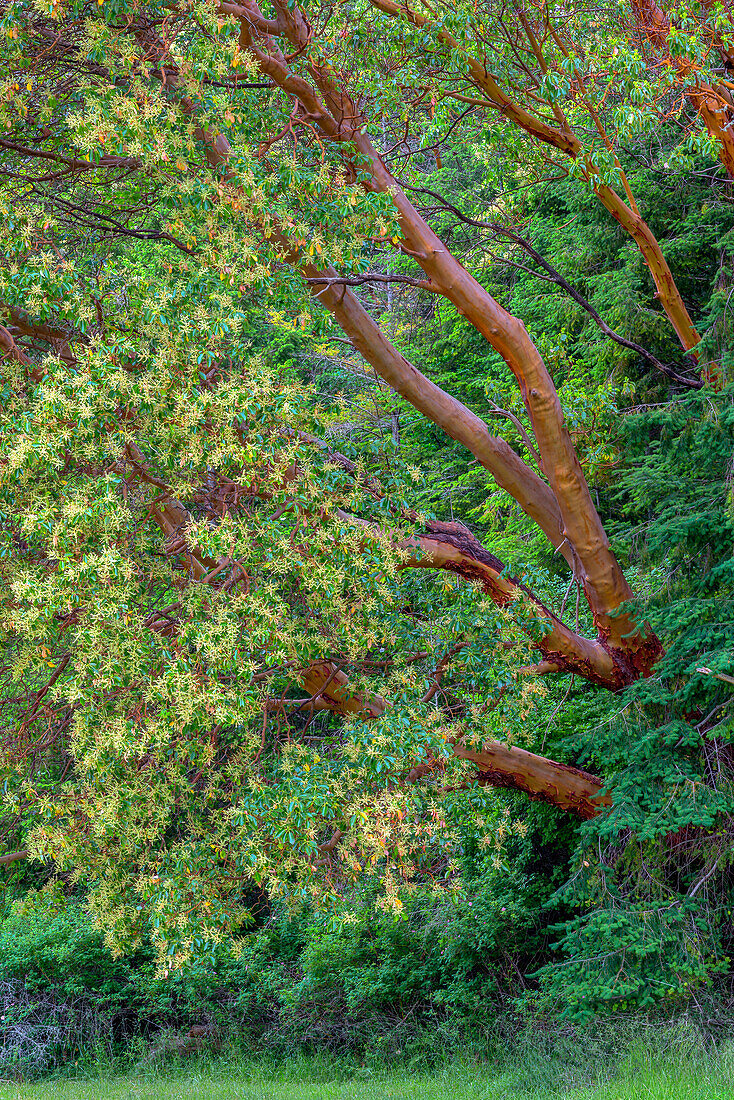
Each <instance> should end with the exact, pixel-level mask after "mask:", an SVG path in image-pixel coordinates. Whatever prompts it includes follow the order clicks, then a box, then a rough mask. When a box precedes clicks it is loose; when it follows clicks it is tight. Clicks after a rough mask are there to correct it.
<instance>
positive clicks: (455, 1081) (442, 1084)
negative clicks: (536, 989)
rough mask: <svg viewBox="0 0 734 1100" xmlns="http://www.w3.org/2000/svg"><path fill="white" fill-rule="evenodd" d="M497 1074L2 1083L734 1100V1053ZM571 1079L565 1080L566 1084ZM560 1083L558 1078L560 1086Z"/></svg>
mask: <svg viewBox="0 0 734 1100" xmlns="http://www.w3.org/2000/svg"><path fill="white" fill-rule="evenodd" d="M532 1061H533V1060H532V1059H530V1064H528V1065H526V1066H522V1067H519V1068H518V1069H517V1070H516V1071H513V1072H506V1073H497V1072H494V1073H493V1072H492V1070H491V1069H490V1068H486V1067H483V1068H482V1067H476V1066H468V1065H455V1066H450V1067H447V1068H446V1069H443V1070H440V1071H438V1072H436V1073H435V1074H433V1075H425V1074H413V1075H412V1074H410V1073H408V1072H406V1071H404V1070H403V1071H396V1072H392V1073H391V1072H386V1073H376V1072H373V1073H370V1072H369V1071H360V1072H358V1074H357V1075H354V1076H352V1077H351V1078H347V1079H345V1078H344V1077H341V1078H338V1077H337V1078H336V1079H334V1078H333V1076H332V1079H329V1077H330V1075H329V1073H328V1072H327V1071H325V1070H324V1069H323V1067H322V1069H321V1070H318V1069H316V1071H315V1072H314V1070H313V1068H312V1070H311V1074H310V1076H309V1068H308V1066H300V1067H299V1066H294V1067H291V1068H290V1069H289V1068H287V1067H286V1068H285V1069H283V1070H280V1071H278V1072H274V1071H273V1070H272V1068H271V1069H270V1070H269V1071H266V1070H265V1069H257V1068H250V1069H249V1070H242V1069H240V1070H237V1069H235V1068H232V1069H231V1070H230V1071H229V1072H228V1073H227V1072H225V1071H223V1070H221V1069H220V1070H217V1069H216V1068H214V1069H209V1070H204V1071H201V1072H191V1071H190V1072H189V1073H188V1074H187V1073H186V1072H185V1070H182V1071H180V1072H179V1073H177V1074H167V1075H165V1076H144V1077H112V1078H96V1079H94V1080H51V1081H43V1082H38V1083H32V1084H14V1083H12V1082H3V1083H0V1100H734V1051H725V1052H723V1053H721V1054H720V1055H719V1056H717V1057H716V1058H714V1059H704V1058H700V1059H699V1058H695V1059H691V1058H690V1057H688V1058H685V1059H678V1060H676V1059H667V1060H665V1061H661V1060H660V1057H659V1055H652V1054H648V1053H646V1052H644V1051H638V1052H636V1053H634V1054H632V1055H631V1056H630V1057H629V1059H628V1061H627V1063H626V1064H624V1065H623V1066H622V1067H621V1068H620V1071H619V1073H618V1074H617V1075H616V1076H615V1077H613V1078H612V1079H611V1080H608V1081H606V1082H603V1083H599V1084H593V1083H590V1082H589V1080H588V1074H587V1075H586V1077H587V1079H586V1080H585V1081H581V1080H574V1077H573V1074H571V1075H570V1076H569V1075H567V1074H566V1073H564V1067H563V1066H562V1065H560V1064H558V1065H557V1066H556V1067H555V1068H554V1067H552V1066H551V1065H550V1064H548V1063H545V1064H544V1065H542V1066H541V1065H539V1066H538V1067H537V1069H538V1072H537V1073H536V1072H535V1067H534V1066H533V1064H532ZM564 1077H565V1078H566V1079H565V1080H563V1078H564ZM559 1079H560V1080H559Z"/></svg>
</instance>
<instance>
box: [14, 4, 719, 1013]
mask: <svg viewBox="0 0 734 1100" xmlns="http://www.w3.org/2000/svg"><path fill="white" fill-rule="evenodd" d="M0 34H2V35H3V36H4V37H3V38H2V42H3V46H2V49H3V55H4V69H5V72H6V76H5V77H4V78H3V80H4V83H3V85H2V89H1V91H2V94H1V95H0V174H1V178H2V181H3V186H2V195H0V204H2V219H0V314H1V320H2V324H1V325H0V346H1V347H2V387H3V400H2V405H1V406H0V423H1V424H2V428H1V430H0V443H1V446H2V454H1V456H0V540H1V541H0V571H1V572H2V577H3V584H4V593H5V595H4V596H3V602H2V622H3V631H4V641H3V651H2V661H1V662H0V668H1V669H2V677H3V680H2V683H3V687H2V689H0V692H1V699H2V715H3V718H2V721H3V727H4V735H5V739H4V757H3V770H4V777H5V782H4V788H3V798H4V813H5V818H4V821H5V836H6V838H7V843H8V849H9V851H8V854H7V856H6V857H5V859H6V862H8V863H12V862H13V860H14V858H15V857H20V856H25V855H29V856H30V857H31V858H32V859H34V860H36V861H40V862H41V863H45V864H50V865H52V866H53V868H54V874H55V875H56V876H57V878H56V881H57V882H79V883H84V884H85V888H87V889H88V890H89V893H90V898H91V901H92V904H93V906H94V908H95V911H96V912H97V914H98V915H99V918H100V920H103V921H104V922H105V924H106V926H107V929H108V934H109V942H110V943H111V944H112V945H113V946H115V947H116V948H118V949H121V948H123V947H125V945H129V944H130V943H134V942H136V940H137V939H139V938H140V936H141V935H142V934H143V930H144V929H148V928H150V929H152V935H153V937H154V939H155V941H156V943H157V946H158V948H159V951H160V958H161V966H162V967H163V968H170V967H173V966H175V965H179V964H183V963H185V962H186V960H187V959H188V958H190V957H191V955H192V954H197V953H201V952H203V951H205V950H209V949H211V948H212V945H214V944H216V943H219V942H220V941H221V940H222V939H223V938H226V939H229V938H231V937H236V936H237V935H238V934H239V933H241V932H242V931H243V930H244V929H246V927H247V921H248V912H249V910H248V900H247V887H248V885H249V884H252V883H256V884H257V886H258V887H259V888H260V889H262V890H265V891H266V892H267V893H268V894H269V895H270V896H273V897H297V896H301V897H303V896H305V897H308V898H314V899H315V898H318V899H319V902H320V904H333V905H336V904H338V902H339V899H340V898H341V897H342V896H343V895H345V894H346V893H348V891H349V889H350V884H352V883H354V882H355V881H356V880H357V879H359V878H360V877H362V876H364V875H366V874H379V875H380V877H381V882H382V889H383V902H382V903H383V904H384V906H385V908H386V909H387V910H388V911H392V912H394V913H396V914H399V913H400V910H401V908H402V906H403V904H404V901H403V900H402V898H403V893H402V892H403V891H404V890H406V889H409V888H410V887H411V885H416V884H420V885H421V886H425V884H426V883H429V884H431V886H432V887H435V889H437V890H440V889H445V888H447V887H449V888H456V887H457V883H458V878H459V870H460V866H461V861H462V858H463V856H462V852H464V851H465V846H466V843H467V840H466V837H467V829H469V831H470V832H471V836H472V838H473V839H472V844H476V845H479V847H480V849H481V850H483V851H486V852H488V853H489V855H490V858H492V859H493V860H494V861H495V863H496V866H497V867H498V868H499V867H501V866H502V861H503V858H505V857H504V856H503V853H504V852H505V850H506V846H507V843H508V837H513V836H514V837H519V838H523V837H525V836H527V835H528V833H529V832H530V833H531V834H533V833H534V830H537V829H539V828H541V827H542V825H541V824H540V823H542V822H546V823H547V822H548V820H549V816H548V815H550V814H556V815H559V814H562V815H567V816H568V821H567V822H566V823H565V825H564V827H565V828H566V829H567V830H568V832H569V836H573V837H574V838H575V840H574V843H577V847H576V848H575V851H576V856H574V857H573V858H574V859H575V860H576V869H575V872H574V875H573V879H572V885H571V886H569V887H568V890H569V891H570V892H569V893H568V899H569V900H570V902H571V903H573V904H577V905H579V906H581V909H580V910H579V913H580V914H581V915H579V916H578V917H577V918H575V919H576V923H573V921H572V922H571V923H570V924H569V925H568V927H567V930H566V933H565V937H566V938H565V940H564V941H563V942H564V944H565V945H566V947H567V949H568V950H569V952H571V954H572V955H573V957H574V959H575V960H576V961H575V964H574V965H575V966H576V967H577V968H580V969H579V973H581V974H582V975H586V977H585V978H584V980H587V978H588V975H589V973H591V975H592V977H591V978H589V979H588V980H589V981H590V982H592V983H593V981H598V975H597V977H596V978H594V974H595V973H596V972H595V970H594V967H595V966H598V964H597V963H596V962H595V958H596V956H594V957H593V958H591V960H589V959H587V958H586V956H585V955H584V951H583V941H584V936H586V935H588V934H589V933H588V929H589V927H593V928H602V929H607V931H608V925H605V924H604V921H608V913H609V910H610V909H612V910H617V909H620V907H621V908H624V907H626V908H624V911H625V913H626V917H625V920H627V922H628V923H627V925H626V926H625V927H626V928H633V929H634V936H636V937H637V939H636V940H634V942H635V944H636V945H637V948H636V949H637V950H638V956H635V953H634V951H630V958H629V959H627V956H626V950H627V941H626V940H625V939H624V935H625V934H627V933H624V932H619V928H618V927H617V926H616V925H614V926H613V929H616V931H615V930H613V931H612V932H611V933H609V935H611V937H612V940H613V943H614V946H613V949H612V950H610V952H609V953H608V955H605V956H604V957H605V958H607V957H608V958H609V959H611V960H612V961H611V962H610V963H609V967H610V968H613V967H614V966H616V965H617V963H616V962H615V961H614V960H615V959H617V958H618V957H619V955H620V953H621V957H622V966H621V967H620V969H619V975H622V977H621V978H620V982H621V983H622V985H620V987H619V988H620V989H621V988H622V986H623V985H624V982H625V981H626V982H627V983H628V986H624V988H625V989H627V988H628V987H629V988H635V989H637V988H640V987H641V985H644V984H645V981H646V979H645V978H644V960H645V958H646V957H647V956H646V954H645V950H644V945H645V943H646V940H645V936H649V935H650V934H651V933H650V929H653V930H654V931H653V933H652V934H653V935H655V936H657V938H658V940H659V939H660V938H661V937H662V938H663V939H664V938H665V936H667V937H668V938H669V940H670V942H671V943H674V942H675V941H676V940H677V938H678V937H679V935H680V928H681V927H684V928H685V929H686V935H687V936H689V937H691V942H694V941H695V942H696V943H697V944H698V945H699V946H698V947H697V949H696V950H697V952H698V955H697V956H696V958H697V962H696V963H695V965H694V966H693V969H692V971H691V980H692V981H700V982H706V981H707V980H708V978H709V975H710V973H712V972H713V971H715V969H716V967H718V966H720V960H721V958H722V957H723V951H724V946H723V945H724V940H723V939H722V938H721V934H720V932H719V931H716V929H717V928H718V925H717V923H716V922H717V920H718V918H717V917H715V916H714V915H713V914H714V913H715V912H718V910H716V905H718V904H719V903H720V902H721V903H722V904H723V902H722V898H724V897H725V896H726V890H727V889H728V886H727V883H728V879H727V878H726V873H727V868H728V861H729V856H728V855H727V854H726V851H727V839H728V836H729V830H730V824H729V821H730V818H729V812H730V756H729V747H728V746H729V742H728V728H729V726H728V721H729V720H728V713H729V704H728V699H729V696H730V691H731V689H730V685H731V683H733V682H734V680H732V677H731V673H732V671H734V670H733V669H732V665H733V664H734V658H732V651H731V626H730V613H729V603H730V595H729V593H730V586H731V579H730V573H731V565H730V558H731V546H732V525H731V509H730V489H729V486H730V479H731V431H732V413H731V394H730V390H729V378H730V351H729V341H728V333H729V326H730V322H729V319H728V310H729V305H730V303H729V299H730V296H731V274H730V269H731V250H732V238H731V234H732V230H733V229H734V215H733V214H732V207H731V179H730V174H731V175H734V147H732V141H733V140H734V139H732V130H731V119H732V111H734V107H733V106H732V98H731V94H730V91H729V88H730V87H734V85H732V84H731V81H730V79H729V77H730V73H731V68H732V64H733V63H734V62H733V61H732V53H731V51H732V49H734V38H732V25H731V19H730V13H729V10H728V8H727V7H726V6H722V5H718V4H717V5H709V4H702V5H700V6H692V7H691V8H690V10H682V11H679V10H677V9H676V10H675V11H674V10H672V8H671V9H670V10H669V11H667V10H666V11H664V10H662V9H659V8H658V7H657V6H656V5H655V4H654V3H637V2H634V3H632V4H627V3H621V4H619V5H617V4H612V5H608V6H607V7H602V8H600V7H598V6H588V7H585V6H583V5H576V6H575V7H574V9H573V10H572V11H569V10H568V9H567V8H565V7H562V6H555V5H552V4H549V3H543V4H541V5H540V6H539V7H536V8H534V9H533V10H532V11H529V10H528V9H527V8H526V7H525V6H524V5H523V4H522V3H519V2H518V3H514V4H512V5H510V6H509V7H506V6H504V5H498V6H495V5H493V4H491V3H487V4H483V5H476V4H475V3H473V2H471V3H464V2H460V3H458V4H452V5H447V6H445V7H441V6H439V7H437V6H435V5H433V4H428V3H423V2H421V3H419V4H416V5H412V4H410V3H402V2H393V0H372V2H371V3H369V2H366V0H365V2H362V0H358V2H352V0H345V2H343V3H339V4H334V5H326V4H324V5H322V4H320V3H308V4H302V5H300V6H299V5H296V4H295V3H292V2H291V0H288V2H282V0H271V3H270V5H263V6H262V7H258V5H257V4H256V3H255V2H254V0H246V2H243V3H235V2H230V0H219V2H217V0H212V2H207V3H189V2H187V0H181V2H173V0H165V2H160V3H141V4H135V5H132V6H130V5H126V4H124V3H121V2H120V0H95V2H94V3H89V2H82V0H70V2H66V0H52V2H51V4H50V5H49V4H48V3H46V2H45V0H38V2H36V3H31V2H30V0H11V2H8V3H6V4H5V6H4V8H3V10H2V19H1V20H0ZM497 791H500V792H506V791H509V792H511V793H510V794H506V793H496V792H497ZM512 792H514V793H512ZM527 796H529V797H530V800H531V801H532V802H539V803H543V804H545V805H544V806H542V807H540V808H539V807H537V806H530V805H528V799H527ZM533 815H535V816H533ZM544 815H545V816H544ZM583 822H585V823H586V824H581V823H583ZM671 837H673V838H676V839H675V840H673V841H671V839H670V838H671ZM531 842H532V838H531V840H528V843H531ZM590 852H591V853H593V854H592V858H589V854H590ZM652 865H654V866H655V867H656V868H657V870H656V872H655V875H651V874H650V873H649V869H650V867H651V866H652ZM653 879H654V882H653ZM717 890H718V893H717ZM709 896H710V898H711V899H714V897H715V898H717V899H718V901H716V903H715V904H714V900H711V906H712V907H710V909H709V910H707V916H706V918H705V920H704V919H703V918H702V917H701V915H700V912H699V910H698V909H697V908H696V907H697V906H698V905H699V903H700V902H701V901H702V899H703V898H704V897H706V898H709ZM681 898H682V899H685V900H684V903H683V904H682V905H681V906H680V907H679V908H678V909H672V906H673V903H674V902H675V903H676V904H677V903H678V902H679V901H680V899H681ZM588 913H591V916H590V917H589V916H588ZM600 914H601V916H600ZM702 920H703V925H705V928H704V927H703V925H702V924H701V921H702ZM594 922H596V924H594ZM600 922H601V923H600ZM620 927H621V926H620ZM661 929H662V931H661ZM655 930H656V931H655ZM605 934H607V933H606V932H605ZM632 934H633V933H629V935H632ZM615 936H616V939H615V938H614V937H615ZM620 936H621V937H622V938H621V939H620V938H619V937H620ZM706 937H708V938H706ZM717 937H718V938H717ZM597 938H598V937H597ZM666 942H667V941H666ZM640 944H642V947H640ZM579 945H581V946H579ZM615 952H617V954H615ZM634 957H637V958H638V960H639V959H642V960H643V963H641V964H640V965H639V966H638V968H637V970H636V971H635V973H634V975H633V976H630V968H632V970H634V967H635V965H637V964H635V963H634V962H633V961H632V959H633V958H634ZM625 967H626V968H627V969H625ZM674 972H675V965H674V964H673V963H671V968H670V974H667V973H666V976H665V977H664V979H661V980H660V989H659V990H658V992H657V993H655V996H658V995H660V996H662V995H664V994H665V992H666V990H667V989H668V988H670V983H671V982H672V981H674V978H673V976H672V975H673V973H674ZM640 974H643V977H640ZM619 975H618V977H619ZM635 975H636V976H635ZM579 981H581V979H579ZM635 982H637V983H638V984H637V985H636V986H635V984H634V983H635ZM629 983H632V984H631V985H630V984H629ZM614 988H615V989H616V992H615V993H614V994H613V997H612V998H611V999H614V998H615V997H618V998H621V997H622V996H626V995H627V994H626V993H625V994H623V993H621V992H620V991H619V989H617V987H614Z"/></svg>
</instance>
